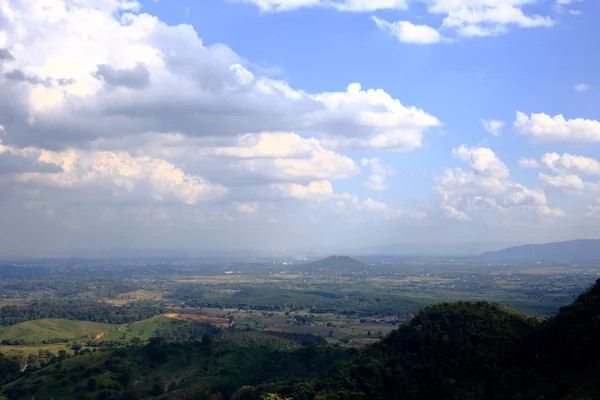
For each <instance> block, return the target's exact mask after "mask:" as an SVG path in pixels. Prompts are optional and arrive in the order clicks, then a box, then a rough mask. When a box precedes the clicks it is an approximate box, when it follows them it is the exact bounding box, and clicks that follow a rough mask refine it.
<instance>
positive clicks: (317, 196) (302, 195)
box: [270, 181, 333, 200]
mask: <svg viewBox="0 0 600 400" xmlns="http://www.w3.org/2000/svg"><path fill="white" fill-rule="evenodd" d="M270 190H271V192H272V193H273V194H275V195H278V196H282V197H284V198H291V199H298V200H325V199H329V198H331V197H333V186H332V185H331V182H329V181H313V182H310V183H308V184H307V185H302V184H297V183H274V184H271V185H270Z"/></svg>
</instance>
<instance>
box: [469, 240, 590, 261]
mask: <svg viewBox="0 0 600 400" xmlns="http://www.w3.org/2000/svg"><path fill="white" fill-rule="evenodd" d="M480 258H482V259H485V260H490V261H539V262H549V261H551V262H577V263H580V262H595V263H600V240H571V241H568V242H557V243H546V244H527V245H524V246H517V247H509V248H507V249H504V250H499V251H488V252H485V253H483V254H482V255H481V256H480Z"/></svg>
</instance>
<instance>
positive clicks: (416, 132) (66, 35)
mask: <svg viewBox="0 0 600 400" xmlns="http://www.w3.org/2000/svg"><path fill="white" fill-rule="evenodd" d="M67 3H68V2H66V1H56V2H54V3H52V5H51V6H48V7H46V8H38V3H36V2H22V3H17V4H16V5H15V6H13V5H12V4H11V6H10V7H11V13H12V14H14V18H12V19H11V20H10V23H9V24H8V25H7V27H6V32H7V38H8V39H7V48H9V49H10V52H11V54H12V55H13V56H14V60H12V61H10V62H9V65H10V68H11V69H12V70H13V71H17V72H18V73H17V74H16V75H15V77H13V78H11V79H5V80H2V81H1V82H0V93H1V94H2V96H0V120H2V121H3V124H5V128H6V129H7V131H8V132H11V131H14V132H19V135H18V136H16V135H14V136H11V135H8V138H7V139H6V141H7V142H11V144H19V145H21V146H25V145H32V144H33V145H41V144H44V145H47V146H55V147H57V146H63V147H68V146H76V145H81V143H83V142H86V141H90V140H95V139H97V138H99V137H104V138H109V137H116V136H123V135H133V134H138V135H139V134H143V133H148V132H159V133H173V132H177V133H180V134H183V135H185V136H195V137H208V136H215V137H216V136H220V137H224V136H235V135H239V134H243V133H260V132H278V131H279V132H299V133H303V132H311V133H312V134H315V133H318V134H321V135H323V136H324V137H326V139H327V143H328V145H330V147H335V148H343V147H351V148H360V147H363V146H364V147H366V148H378V149H392V150H404V151H408V150H412V149H415V148H417V147H420V146H422V138H423V134H424V133H425V132H426V131H427V130H428V129H430V128H433V127H437V126H440V125H441V124H440V121H439V120H437V118H435V117H434V116H432V115H430V114H428V113H427V112H425V111H423V110H421V109H418V108H416V107H410V106H404V105H403V104H402V103H401V102H400V101H399V100H398V99H395V98H393V97H392V96H390V95H389V94H388V93H386V92H385V91H383V90H381V89H377V90H372V89H369V90H363V89H362V87H361V85H360V84H358V83H352V84H350V85H348V87H347V89H346V90H345V91H339V92H325V93H307V92H304V91H302V90H296V89H294V88H292V87H291V86H290V85H289V84H288V83H287V82H285V81H281V80H276V79H272V78H269V77H266V76H260V75H256V74H255V73H253V72H252V71H251V70H250V69H251V64H249V63H248V62H246V61H245V60H244V59H243V58H242V57H240V56H239V55H237V54H236V53H235V52H233V51H232V50H231V49H230V48H228V47H227V46H225V45H222V44H216V45H212V46H206V45H204V44H203V42H202V40H201V39H200V38H198V36H197V33H196V32H195V30H194V29H193V27H192V26H190V25H184V24H182V25H178V26H168V25H166V24H164V23H163V22H161V21H160V20H158V19H157V18H155V17H153V16H150V15H148V14H144V13H140V12H137V11H136V10H135V9H134V8H133V7H132V5H128V6H127V5H125V4H124V3H121V2H116V1H111V0H105V1H104V2H102V7H96V8H95V7H93V5H94V4H95V3H93V2H92V0H86V1H80V2H77V4H76V5H73V6H71V7H66V4H67ZM69 4H70V3H69ZM356 4H358V2H357V3H356ZM365 4H366V3H365ZM12 7H15V10H12ZM118 15H120V16H119V17H117V16H118ZM56 21H60V23H56ZM39 32H41V33H43V34H38V33H39ZM72 32H80V33H81V34H78V35H72ZM13 75H14V74H13ZM40 82H47V83H48V84H40ZM82 110H85V113H83V111H82ZM9 114H10V116H11V118H8V115H9ZM5 119H6V120H8V121H10V122H7V123H5V122H4V120H5ZM42 142H43V143H42ZM323 143H325V141H324V142H323Z"/></svg>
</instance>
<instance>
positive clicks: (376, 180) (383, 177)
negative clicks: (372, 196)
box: [361, 157, 395, 191]
mask: <svg viewBox="0 0 600 400" xmlns="http://www.w3.org/2000/svg"><path fill="white" fill-rule="evenodd" d="M361 165H362V166H363V167H370V168H371V175H369V177H368V178H367V180H366V181H365V182H364V185H365V187H366V188H367V189H369V190H374V191H384V190H387V189H388V188H389V186H388V183H387V177H388V176H390V175H393V174H394V173H395V171H394V170H393V169H392V168H390V167H388V166H386V165H384V164H382V163H381V161H380V160H379V159H378V158H376V157H375V158H371V159H368V158H363V159H362V160H361Z"/></svg>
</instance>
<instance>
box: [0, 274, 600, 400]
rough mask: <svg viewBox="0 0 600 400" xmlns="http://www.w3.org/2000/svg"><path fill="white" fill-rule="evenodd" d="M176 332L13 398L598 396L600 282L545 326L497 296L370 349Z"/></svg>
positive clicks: (439, 311)
mask: <svg viewBox="0 0 600 400" xmlns="http://www.w3.org/2000/svg"><path fill="white" fill-rule="evenodd" d="M176 332H177V333H176V334H174V335H173V336H169V335H166V334H165V335H162V336H160V337H154V338H151V339H150V340H149V343H148V345H147V346H145V347H122V348H119V349H117V350H112V351H107V350H104V351H101V350H100V351H98V353H94V354H85V355H79V356H76V357H71V358H65V359H64V360H63V361H61V362H56V361H54V364H52V365H49V366H47V367H45V368H43V369H41V370H37V371H35V372H33V373H29V374H24V375H22V379H18V380H16V381H14V382H12V383H10V384H7V385H5V386H3V390H4V393H5V394H7V395H8V396H9V398H11V399H15V400H20V399H28V398H31V396H32V394H34V393H35V394H36V398H38V399H40V400H43V399H49V398H50V397H54V398H77V397H76V393H81V391H82V390H83V392H84V393H87V395H89V396H93V397H90V398H106V399H108V398H114V399H126V398H157V397H161V398H164V399H168V398H173V399H176V398H191V399H194V398H196V399H230V400H258V399H260V398H261V397H262V396H265V395H267V394H268V393H279V394H280V396H281V397H282V398H288V397H289V398H292V399H294V400H320V399H327V400H378V399H381V400H384V399H385V400H394V399H402V400H420V399H436V400H481V399H486V400H588V399H590V400H591V399H596V398H600V384H599V382H600V380H599V379H598V376H600V363H599V362H598V360H600V341H599V340H597V338H598V335H599V334H600V280H598V281H597V283H596V285H595V286H593V287H591V288H590V289H588V290H587V291H586V292H585V293H583V294H582V295H581V296H579V298H578V299H577V300H576V301H575V302H574V303H573V304H571V305H569V306H567V307H563V308H562V309H561V311H560V313H559V314H558V315H557V316H556V317H554V318H551V319H549V320H546V321H540V320H538V319H535V318H530V317H525V316H523V315H521V314H518V313H516V312H514V311H512V310H510V309H507V308H505V307H502V306H500V305H498V304H495V303H487V302H456V303H440V304H435V305H433V306H430V307H426V308H425V309H423V310H422V311H420V312H418V313H417V314H416V315H415V316H414V317H413V318H412V319H411V320H410V322H408V323H406V324H402V325H399V328H398V329H397V330H395V331H393V332H392V333H391V334H389V335H388V336H386V337H384V338H383V339H382V340H381V341H380V342H378V343H376V344H374V345H371V346H365V347H362V348H344V347H339V346H332V345H327V344H325V343H324V342H323V339H316V338H314V337H310V336H303V335H290V334H281V333H273V332H257V331H241V330H233V329H228V330H218V329H214V328H213V330H211V328H209V327H207V326H205V325H203V324H198V325H195V326H192V325H190V328H189V331H186V330H185V329H183V330H181V331H176ZM177 338H182V339H191V340H187V341H176V340H177ZM199 339H200V340H199ZM31 362H32V363H33V362H37V363H38V364H40V366H42V365H41V362H40V361H39V360H33V359H32V360H31ZM0 365H2V371H3V373H4V374H5V375H4V376H5V379H7V380H12V379H15V377H16V376H18V374H19V371H18V367H19V365H20V364H19V361H18V360H17V362H15V361H14V360H10V359H7V360H4V361H3V359H0ZM182 377H183V378H182Z"/></svg>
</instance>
